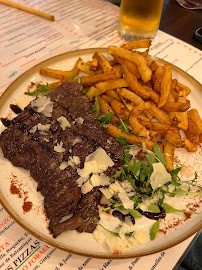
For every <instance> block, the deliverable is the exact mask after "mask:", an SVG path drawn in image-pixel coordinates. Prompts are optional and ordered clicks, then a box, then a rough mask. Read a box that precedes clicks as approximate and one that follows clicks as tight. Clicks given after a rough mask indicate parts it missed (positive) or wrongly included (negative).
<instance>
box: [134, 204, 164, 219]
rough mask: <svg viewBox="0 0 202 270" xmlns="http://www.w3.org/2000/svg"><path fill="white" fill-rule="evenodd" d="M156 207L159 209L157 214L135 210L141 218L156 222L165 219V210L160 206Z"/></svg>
mask: <svg viewBox="0 0 202 270" xmlns="http://www.w3.org/2000/svg"><path fill="white" fill-rule="evenodd" d="M158 207H159V209H160V212H159V213H152V212H149V211H143V210H141V209H137V211H138V212H139V213H140V214H141V215H143V216H145V217H146V218H149V219H154V220H158V219H159V218H162V219H163V218H165V216H166V213H165V210H164V209H163V207H161V206H160V205H158Z"/></svg>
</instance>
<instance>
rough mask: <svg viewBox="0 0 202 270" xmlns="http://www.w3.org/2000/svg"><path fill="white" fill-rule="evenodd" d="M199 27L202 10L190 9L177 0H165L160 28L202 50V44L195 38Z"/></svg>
mask: <svg viewBox="0 0 202 270" xmlns="http://www.w3.org/2000/svg"><path fill="white" fill-rule="evenodd" d="M199 27H202V10H188V9H185V8H183V7H181V6H180V5H179V4H178V3H177V1H176V0H164V5H163V12H162V17H161V23H160V27H159V28H160V30H162V31H164V32H166V33H168V34H170V35H172V36H174V37H177V38H179V39H181V40H183V41H185V42H187V43H189V44H191V45H192V46H194V47H196V48H198V49H200V50H202V44H201V43H199V42H197V41H196V40H194V39H193V35H194V32H195V31H196V29H198V28H199Z"/></svg>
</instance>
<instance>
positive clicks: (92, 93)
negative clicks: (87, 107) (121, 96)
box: [86, 86, 98, 101]
mask: <svg viewBox="0 0 202 270" xmlns="http://www.w3.org/2000/svg"><path fill="white" fill-rule="evenodd" d="M96 92H98V90H97V88H96V87H94V86H91V87H90V89H89V90H88V92H87V94H86V96H87V97H88V98H89V100H90V101H92V100H93V99H94V97H95V93H96Z"/></svg>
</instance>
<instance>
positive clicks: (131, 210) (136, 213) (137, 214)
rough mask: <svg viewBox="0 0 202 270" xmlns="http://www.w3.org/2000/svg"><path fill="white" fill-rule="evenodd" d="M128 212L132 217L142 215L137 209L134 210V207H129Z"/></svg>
mask: <svg viewBox="0 0 202 270" xmlns="http://www.w3.org/2000/svg"><path fill="white" fill-rule="evenodd" d="M129 213H130V214H131V216H132V217H134V218H139V217H141V216H142V215H141V214H140V212H138V211H137V210H135V209H129Z"/></svg>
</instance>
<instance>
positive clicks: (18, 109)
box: [10, 104, 22, 114]
mask: <svg viewBox="0 0 202 270" xmlns="http://www.w3.org/2000/svg"><path fill="white" fill-rule="evenodd" d="M10 108H11V110H12V111H13V112H14V113H16V114H19V113H21V112H22V110H21V109H20V107H19V106H18V105H15V104H10Z"/></svg>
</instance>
